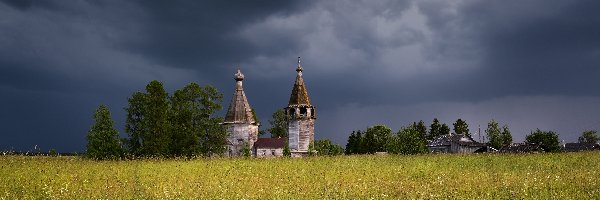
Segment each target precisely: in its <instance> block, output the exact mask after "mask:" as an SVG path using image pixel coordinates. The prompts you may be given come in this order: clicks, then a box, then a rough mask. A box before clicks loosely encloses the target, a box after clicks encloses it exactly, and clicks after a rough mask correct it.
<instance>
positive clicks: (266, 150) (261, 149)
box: [252, 138, 288, 158]
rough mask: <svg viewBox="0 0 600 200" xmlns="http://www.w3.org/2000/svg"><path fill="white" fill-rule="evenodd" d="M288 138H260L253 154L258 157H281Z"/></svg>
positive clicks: (255, 144)
mask: <svg viewBox="0 0 600 200" xmlns="http://www.w3.org/2000/svg"><path fill="white" fill-rule="evenodd" d="M287 140H288V138H258V140H257V141H256V142H255V143H254V148H253V149H252V154H253V155H255V156H256V157H257V158H269V157H281V156H283V149H284V148H285V143H286V142H287Z"/></svg>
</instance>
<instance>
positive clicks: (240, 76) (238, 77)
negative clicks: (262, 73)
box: [233, 65, 244, 81]
mask: <svg viewBox="0 0 600 200" xmlns="http://www.w3.org/2000/svg"><path fill="white" fill-rule="evenodd" d="M233 79H235V81H243V80H244V74H242V72H241V71H240V66H239V65H238V69H237V73H235V74H234V75H233Z"/></svg>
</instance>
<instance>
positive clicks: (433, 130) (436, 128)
mask: <svg viewBox="0 0 600 200" xmlns="http://www.w3.org/2000/svg"><path fill="white" fill-rule="evenodd" d="M441 128H442V125H441V124H440V121H439V120H438V119H437V118H433V122H431V125H430V126H429V134H427V139H428V140H433V139H435V138H437V137H439V136H440V135H443V134H442V130H441Z"/></svg>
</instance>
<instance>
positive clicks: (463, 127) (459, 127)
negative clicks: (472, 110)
mask: <svg viewBox="0 0 600 200" xmlns="http://www.w3.org/2000/svg"><path fill="white" fill-rule="evenodd" d="M452 125H454V133H456V134H466V135H467V136H469V137H471V134H470V133H469V125H468V124H467V122H466V121H464V120H462V119H458V120H456V122H455V123H454V124H452Z"/></svg>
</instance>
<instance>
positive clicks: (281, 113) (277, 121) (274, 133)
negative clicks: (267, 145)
mask: <svg viewBox="0 0 600 200" xmlns="http://www.w3.org/2000/svg"><path fill="white" fill-rule="evenodd" d="M272 117H273V119H271V120H269V124H271V128H270V129H269V132H270V133H271V137H273V138H278V137H288V132H287V131H288V130H287V127H288V122H289V121H290V119H289V117H288V116H287V115H286V114H285V110H284V109H278V110H277V111H275V112H274V113H273V115H272Z"/></svg>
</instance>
